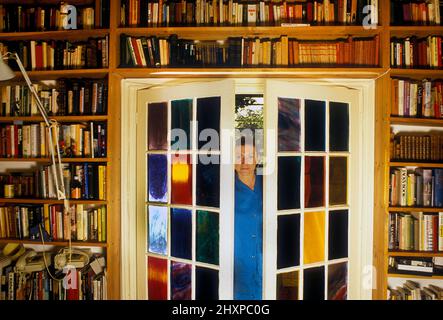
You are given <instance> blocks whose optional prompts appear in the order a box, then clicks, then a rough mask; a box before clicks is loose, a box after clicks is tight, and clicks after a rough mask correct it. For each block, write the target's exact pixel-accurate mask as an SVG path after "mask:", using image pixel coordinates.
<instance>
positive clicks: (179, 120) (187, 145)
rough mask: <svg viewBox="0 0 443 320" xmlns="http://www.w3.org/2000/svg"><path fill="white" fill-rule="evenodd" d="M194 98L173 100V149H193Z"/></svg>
mask: <svg viewBox="0 0 443 320" xmlns="http://www.w3.org/2000/svg"><path fill="white" fill-rule="evenodd" d="M191 121H192V99H184V100H174V101H172V102H171V149H172V150H191V148H192V147H191Z"/></svg>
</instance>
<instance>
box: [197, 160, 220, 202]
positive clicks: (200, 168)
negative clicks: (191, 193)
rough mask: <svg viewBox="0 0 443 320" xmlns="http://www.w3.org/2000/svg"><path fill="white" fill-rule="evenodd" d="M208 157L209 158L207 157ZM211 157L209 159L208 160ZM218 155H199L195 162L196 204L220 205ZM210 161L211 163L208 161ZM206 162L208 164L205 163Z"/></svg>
mask: <svg viewBox="0 0 443 320" xmlns="http://www.w3.org/2000/svg"><path fill="white" fill-rule="evenodd" d="M209 157H210V158H209ZM210 159H211V160H210ZM219 159H220V157H219V156H215V155H210V156H209V155H208V156H206V155H199V163H198V164H197V177H196V178H197V190H196V198H197V200H196V203H197V205H198V206H205V207H214V208H218V207H219V206H220V164H219V163H220V160H219ZM208 162H212V163H208ZM206 163H208V164H206Z"/></svg>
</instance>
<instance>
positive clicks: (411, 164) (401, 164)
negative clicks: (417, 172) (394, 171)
mask: <svg viewBox="0 0 443 320" xmlns="http://www.w3.org/2000/svg"><path fill="white" fill-rule="evenodd" d="M389 166H391V167H423V168H443V163H427V162H398V161H395V162H390V163H389ZM442 209H443V208H442Z"/></svg>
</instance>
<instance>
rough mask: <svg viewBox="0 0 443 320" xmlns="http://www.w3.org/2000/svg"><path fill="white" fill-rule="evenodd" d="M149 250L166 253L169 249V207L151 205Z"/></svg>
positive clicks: (149, 209)
mask: <svg viewBox="0 0 443 320" xmlns="http://www.w3.org/2000/svg"><path fill="white" fill-rule="evenodd" d="M148 211H149V219H148V230H149V231H148V233H149V235H148V250H149V252H152V253H157V254H162V255H166V254H167V251H168V246H167V239H168V208H166V207H156V206H149V208H148Z"/></svg>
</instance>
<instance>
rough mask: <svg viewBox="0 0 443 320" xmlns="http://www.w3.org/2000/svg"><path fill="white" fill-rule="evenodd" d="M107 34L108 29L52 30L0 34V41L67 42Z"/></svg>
mask: <svg viewBox="0 0 443 320" xmlns="http://www.w3.org/2000/svg"><path fill="white" fill-rule="evenodd" d="M108 34H109V29H80V30H75V34H72V31H71V30H52V31H33V32H0V41H11V40H28V39H33V38H35V37H38V38H39V39H40V40H64V39H66V38H69V40H78V39H86V38H89V37H100V36H106V35H108Z"/></svg>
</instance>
